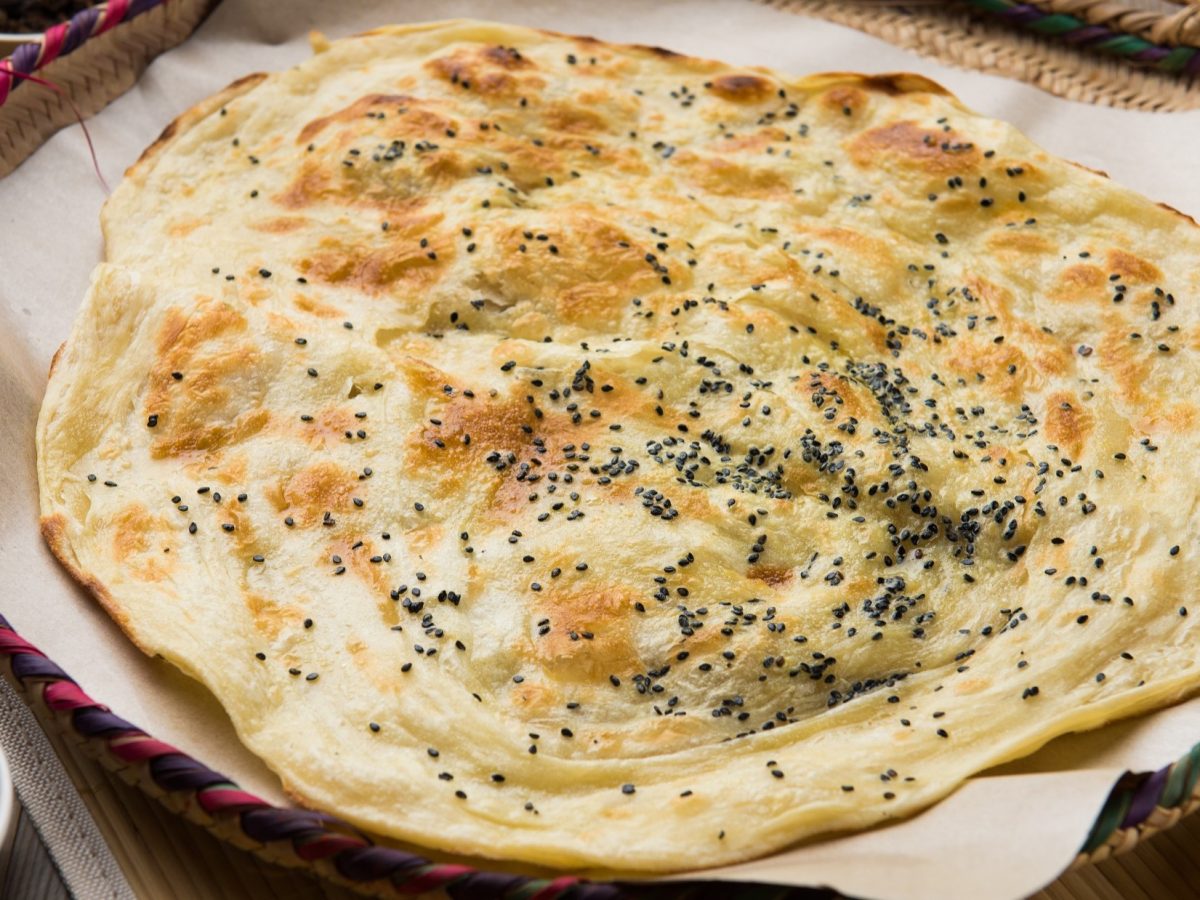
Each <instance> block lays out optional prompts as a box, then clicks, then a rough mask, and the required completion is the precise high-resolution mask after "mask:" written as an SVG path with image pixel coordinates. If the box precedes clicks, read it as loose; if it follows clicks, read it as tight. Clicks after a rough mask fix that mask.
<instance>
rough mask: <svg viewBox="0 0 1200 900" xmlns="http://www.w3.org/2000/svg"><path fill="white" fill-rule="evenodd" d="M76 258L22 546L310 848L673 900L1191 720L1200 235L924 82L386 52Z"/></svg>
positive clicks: (256, 122)
mask: <svg viewBox="0 0 1200 900" xmlns="http://www.w3.org/2000/svg"><path fill="white" fill-rule="evenodd" d="M103 225H104V232H105V238H106V242H107V255H106V261H105V262H104V263H102V264H101V265H99V266H98V267H97V269H96V272H95V275H94V278H93V281H92V286H91V289H90V291H89V293H88V296H87V298H86V300H85V301H84V304H83V308H82V310H81V312H80V315H79V318H78V320H77V323H76V325H75V328H74V330H73V332H72V334H71V336H70V338H69V340H68V341H67V343H66V345H65V347H64V348H63V350H62V351H61V353H60V355H59V357H58V358H57V361H56V365H55V367H54V369H53V372H52V375H51V378H50V383H49V387H48V390H47V393H46V399H45V404H44V406H43V409H42V415H41V420H40V423H39V428H38V443H39V453H38V460H39V476H40V481H41V504H42V510H43V513H44V520H43V530H44V532H45V535H46V538H47V540H48V542H49V544H50V546H51V547H52V548H53V550H54V551H55V553H56V554H58V556H59V557H60V559H61V560H62V561H63V563H64V565H66V566H67V568H68V569H70V571H71V572H72V573H73V574H74V575H75V576H76V577H77V578H78V579H79V580H80V581H81V582H82V583H84V584H85V585H87V586H88V587H89V588H90V589H91V591H92V592H93V593H94V594H95V596H96V597H97V599H98V600H99V601H100V602H101V603H102V604H103V605H104V606H105V608H106V609H107V610H108V611H109V612H110V613H111V614H112V616H113V617H114V618H115V619H116V621H117V622H118V623H120V625H121V627H122V628H124V629H125V631H126V632H127V633H128V634H129V636H130V638H131V639H132V640H134V641H135V642H136V643H137V645H138V646H139V647H141V648H142V649H143V650H144V651H146V652H147V653H151V654H158V655H161V656H163V657H165V658H166V659H168V660H170V661H171V662H172V663H174V664H175V665H177V666H178V667H179V668H181V669H182V670H183V671H185V672H187V673H188V674H190V675H191V676H193V677H194V678H196V679H197V680H198V681H200V682H202V683H203V684H204V685H206V686H207V687H208V688H209V689H210V690H211V691H212V692H213V694H215V695H216V697H217V698H219V700H220V701H221V702H222V704H224V707H225V709H226V710H227V711H228V713H229V715H230V717H231V719H232V721H233V723H234V724H235V726H236V728H237V731H238V734H239V735H240V737H241V739H242V740H243V741H244V742H245V743H246V745H247V746H248V747H249V748H250V749H251V750H252V751H253V752H255V753H256V754H257V755H259V756H260V757H262V759H263V760H264V761H265V762H266V763H267V764H268V765H270V766H271V767H272V769H274V771H276V772H277V773H278V774H279V776H280V777H281V779H282V780H283V782H284V784H285V785H286V787H287V788H288V790H289V791H291V792H292V793H294V795H295V796H296V797H297V798H298V799H299V800H300V801H302V802H304V803H306V804H311V805H313V806H315V807H319V808H321V809H325V810H328V811H330V812H333V813H336V814H337V815H339V816H342V817H344V818H346V819H348V820H349V821H351V822H353V823H355V824H357V825H359V826H362V827H364V828H368V829H370V830H372V831H375V832H378V833H380V834H384V835H390V836H393V837H396V838H400V839H404V840H407V841H412V842H415V843H417V844H421V845H425V846H429V847H434V848H440V849H442V850H449V851H455V852H458V853H467V854H475V855H479V856H486V857H496V858H505V859H512V860H521V861H526V862H531V863H538V864H543V865H547V866H554V867H570V868H586V867H602V868H605V869H608V870H617V871H665V870H681V869H693V868H697V867H701V866H704V865H710V864H717V863H728V862H732V861H735V860H741V859H746V858H749V857H753V856H756V855H761V854H766V853H769V852H771V851H772V850H775V849H778V848H780V847H783V846H785V845H787V844H790V843H792V842H795V841H797V840H800V839H803V838H807V837H811V836H813V835H819V834H822V833H827V832H831V831H840V830H846V829H858V828H865V827H868V826H871V825H875V824H878V823H880V822H884V821H886V820H888V819H892V818H895V817H898V816H904V815H908V814H911V813H913V812H914V811H916V810H919V809H921V808H922V807H924V806H926V805H928V804H930V803H932V802H934V801H935V800H937V799H938V798H940V797H942V796H944V795H945V794H946V793H948V792H949V791H951V790H953V788H954V787H955V786H956V785H958V784H959V783H960V782H961V781H962V780H963V779H965V778H966V777H968V776H969V775H971V774H972V773H974V772H978V771H980V770H982V769H984V768H986V767H988V766H991V765H993V764H996V763H1000V762H1003V761H1005V760H1009V759H1012V758H1014V757H1017V756H1020V755H1022V754H1026V753H1029V752H1030V751H1032V750H1034V749H1035V748H1037V747H1038V746H1040V745H1041V744H1043V743H1044V742H1046V741H1047V740H1049V739H1050V738H1052V737H1054V736H1055V735H1059V734H1062V733H1065V732H1069V731H1073V730H1078V729H1086V728H1092V727H1095V726H1097V725H1100V724H1102V723H1104V722H1106V721H1109V720H1111V719H1113V718H1116V717H1119V716H1126V715H1130V714H1133V713H1136V712H1140V711H1143V710H1147V709H1151V708H1154V707H1157V706H1162V705H1164V704H1167V703H1170V702H1172V701H1174V700H1176V699H1177V698H1179V697H1181V696H1183V695H1184V694H1186V693H1187V692H1189V691H1190V690H1192V689H1194V688H1195V687H1196V685H1197V683H1198V682H1200V667H1198V665H1197V664H1198V663H1200V635H1198V634H1197V619H1200V608H1193V609H1192V610H1191V612H1190V614H1189V607H1197V603H1196V600H1195V597H1194V594H1195V586H1196V584H1197V583H1200V582H1198V578H1200V562H1198V561H1200V544H1198V540H1200V538H1198V536H1200V513H1198V509H1200V504H1198V503H1197V495H1198V491H1197V484H1198V478H1197V475H1198V468H1200V467H1198V466H1197V462H1196V454H1195V451H1194V449H1193V446H1194V442H1195V440H1196V435H1197V430H1198V426H1200V413H1198V411H1197V405H1196V402H1197V394H1198V389H1200V367H1198V364H1197V361H1198V359H1200V354H1198V352H1197V351H1198V350H1200V314H1198V312H1197V303H1196V297H1197V294H1198V292H1200V232H1198V230H1197V228H1196V227H1195V226H1194V225H1193V223H1191V222H1189V221H1187V220H1186V219H1185V218H1184V217H1183V216H1181V215H1180V214H1178V213H1176V212H1174V211H1172V210H1170V209H1167V208H1164V207H1161V206H1159V205H1156V204H1154V203H1152V202H1150V201H1148V200H1146V199H1143V198H1142V197H1139V196H1137V195H1135V194H1133V193H1132V192H1130V191H1128V190H1125V189H1123V188H1121V187H1119V186H1117V185H1114V184H1112V183H1110V182H1109V181H1108V180H1106V179H1105V178H1104V177H1102V176H1101V175H1099V174H1095V173H1092V172H1089V171H1085V170H1084V169H1082V168H1080V167H1077V166H1074V165H1072V164H1070V163H1067V162H1064V161H1062V160H1058V159H1056V158H1054V157H1052V156H1050V155H1049V154H1047V153H1046V152H1044V151H1042V150H1040V149H1038V148H1037V147H1035V146H1033V145H1032V144H1031V143H1030V142H1029V141H1028V140H1027V139H1026V138H1024V137H1023V136H1022V135H1021V134H1019V133H1018V132H1017V131H1016V130H1014V129H1013V128H1012V127H1010V126H1008V125H1006V124H1004V123H1001V122H998V121H995V120H992V119H988V118H985V117H983V116H980V115H978V114H975V113H973V112H971V111H969V110H967V109H965V108H964V107H963V106H962V105H961V104H960V103H959V102H958V101H957V100H955V99H954V98H953V97H952V96H950V95H949V94H948V93H947V92H946V91H945V90H943V89H942V88H940V87H939V86H937V85H936V84H933V83H932V82H930V81H927V80H926V79H924V78H921V77H919V76H915V75H888V76H862V75H850V74H831V75H818V76H813V77H807V78H795V77H791V76H787V75H783V74H779V73H773V72H769V71H766V70H762V69H750V70H747V69H733V68H730V67H728V66H725V65H723V64H720V63H716V62H708V61H703V60H697V59H691V58H687V57H683V56H679V55H677V54H674V53H671V52H669V51H665V50H660V49H655V48H645V47H623V46H615V45H611V44H606V43H602V42H599V41H596V40H592V39H589V38H576V37H565V36H561V35H556V34H551V33H547V32H541V31H532V30H527V29H522V28H514V27H509V26H504V25H495V24H488V23H482V22H471V21H457V22H446V23H435V24H427V25H415V26H405V27H398V28H383V29H380V30H378V31H374V32H370V33H368V34H365V35H360V36H358V37H354V38H351V39H348V40H344V41H339V42H336V43H333V44H332V45H329V46H328V47H327V48H323V49H322V52H320V53H318V54H317V55H315V56H314V58H313V59H311V60H310V61H308V62H306V63H304V64H303V65H300V66H298V67H297V68H295V69H292V70H290V71H287V72H283V73H279V74H275V75H270V76H265V75H254V76H250V77H249V78H247V79H243V80H242V81H240V82H237V83H235V84H234V85H232V86H230V87H229V88H228V89H226V90H225V91H224V92H222V93H220V94H218V95H217V96H215V97H214V98H212V99H210V100H208V101H206V102H204V103H202V104H201V105H200V106H198V107H197V108H195V109H193V110H191V111H190V112H188V113H186V114H185V115H184V116H183V117H181V118H180V119H179V120H178V121H176V122H175V123H173V124H172V125H171V126H169V127H168V128H167V130H166V131H165V132H164V134H163V136H162V138H160V140H159V141H158V142H157V143H156V144H154V145H153V146H152V147H151V148H150V149H149V150H148V151H147V152H146V154H145V155H144V156H143V158H142V159H141V160H140V161H139V162H138V163H137V164H136V165H135V166H134V167H133V168H132V169H131V170H130V171H129V173H128V174H127V176H126V178H125V180H124V182H123V183H122V184H121V185H120V187H119V188H118V189H117V190H116V191H115V192H114V194H113V196H112V198H111V200H110V201H109V203H108V205H107V206H106V208H105V211H104V217H103Z"/></svg>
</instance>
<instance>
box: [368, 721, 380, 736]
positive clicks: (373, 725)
mask: <svg viewBox="0 0 1200 900" xmlns="http://www.w3.org/2000/svg"><path fill="white" fill-rule="evenodd" d="M368 727H369V728H370V729H371V730H372V731H374V732H375V733H377V734H378V733H379V723H378V722H372V723H371V724H370V725H369V726H368Z"/></svg>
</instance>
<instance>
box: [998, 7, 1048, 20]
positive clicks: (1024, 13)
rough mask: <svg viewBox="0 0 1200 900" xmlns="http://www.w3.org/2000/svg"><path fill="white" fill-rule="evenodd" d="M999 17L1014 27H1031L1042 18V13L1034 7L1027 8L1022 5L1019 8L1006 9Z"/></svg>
mask: <svg viewBox="0 0 1200 900" xmlns="http://www.w3.org/2000/svg"><path fill="white" fill-rule="evenodd" d="M999 15H1000V17H1001V18H1003V19H1007V20H1008V21H1010V22H1012V23H1014V24H1016V25H1032V24H1033V23H1034V22H1037V21H1039V20H1040V19H1041V18H1042V11H1041V10H1040V9H1038V8H1037V7H1036V6H1029V5H1028V4H1024V3H1023V4H1021V5H1020V6H1014V7H1012V8H1011V9H1007V10H1005V11H1004V12H1002V13H1000V14H999Z"/></svg>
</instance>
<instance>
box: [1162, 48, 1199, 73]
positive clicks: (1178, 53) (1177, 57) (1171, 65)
mask: <svg viewBox="0 0 1200 900" xmlns="http://www.w3.org/2000/svg"><path fill="white" fill-rule="evenodd" d="M1196 52H1197V51H1196V50H1195V49H1194V48H1192V47H1175V48H1173V49H1172V50H1171V52H1170V53H1168V54H1167V55H1166V56H1164V57H1163V58H1162V59H1160V60H1159V61H1158V68H1160V69H1164V70H1166V71H1167V72H1179V71H1182V70H1183V67H1184V66H1186V65H1187V64H1188V62H1190V61H1191V58H1192V57H1193V56H1195V55H1196Z"/></svg>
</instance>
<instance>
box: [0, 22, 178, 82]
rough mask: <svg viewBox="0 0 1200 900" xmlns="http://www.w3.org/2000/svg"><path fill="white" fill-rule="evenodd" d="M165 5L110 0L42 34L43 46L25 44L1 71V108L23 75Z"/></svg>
mask: <svg viewBox="0 0 1200 900" xmlns="http://www.w3.org/2000/svg"><path fill="white" fill-rule="evenodd" d="M166 2H168V0H109V2H108V3H107V4H105V5H103V6H93V7H89V8H88V9H85V10H83V11H82V12H78V13H76V14H75V15H74V16H72V17H71V20H70V21H69V22H63V23H61V24H59V25H55V26H54V27H53V28H51V29H50V30H48V31H47V32H46V33H45V34H44V35H42V40H41V42H40V43H29V44H22V45H21V46H19V47H18V48H17V49H16V50H14V51H13V53H12V56H10V57H9V58H8V60H7V65H6V66H4V67H2V69H3V71H0V105H3V104H4V101H5V100H7V99H8V95H9V94H10V93H11V92H12V91H13V90H14V89H15V88H16V87H18V86H19V85H20V84H21V82H23V81H24V80H25V77H24V76H26V75H31V74H33V73H34V72H36V71H37V70H38V69H40V68H42V67H43V66H48V65H49V64H50V63H52V62H54V60H56V59H58V58H59V57H60V56H66V55H67V54H68V53H71V52H73V51H75V50H77V49H78V48H79V47H80V46H81V45H82V44H83V43H84V42H85V41H87V40H88V39H90V38H93V37H95V36H96V35H98V34H103V33H104V32H106V31H108V30H109V29H110V28H113V27H114V26H116V25H119V24H121V23H122V22H124V21H126V20H127V19H132V18H133V17H134V16H140V15H141V14H142V13H144V12H146V10H148V9H153V8H154V7H156V6H159V5H160V4H162V3H166Z"/></svg>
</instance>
